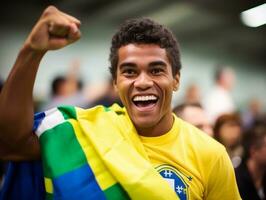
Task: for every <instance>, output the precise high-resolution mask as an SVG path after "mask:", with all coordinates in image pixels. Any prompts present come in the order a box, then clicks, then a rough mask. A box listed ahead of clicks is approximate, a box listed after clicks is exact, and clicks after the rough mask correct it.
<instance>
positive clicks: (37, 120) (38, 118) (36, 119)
mask: <svg viewBox="0 0 266 200" xmlns="http://www.w3.org/2000/svg"><path fill="white" fill-rule="evenodd" d="M44 117H45V113H44V112H39V113H36V114H35V115H34V124H33V131H34V132H35V131H36V130H37V128H38V126H39V125H40V123H41V122H42V120H43V119H44Z"/></svg>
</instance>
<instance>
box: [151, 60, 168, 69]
mask: <svg viewBox="0 0 266 200" xmlns="http://www.w3.org/2000/svg"><path fill="white" fill-rule="evenodd" d="M158 65H159V66H161V67H163V68H166V66H167V64H166V63H165V62H163V61H154V62H151V63H150V64H149V67H154V66H158Z"/></svg>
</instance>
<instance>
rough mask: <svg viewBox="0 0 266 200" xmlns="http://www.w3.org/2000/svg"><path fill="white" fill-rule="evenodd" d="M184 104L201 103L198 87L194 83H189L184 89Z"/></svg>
mask: <svg viewBox="0 0 266 200" xmlns="http://www.w3.org/2000/svg"><path fill="white" fill-rule="evenodd" d="M184 103H186V104H193V103H199V104H200V103H201V92H200V88H199V86H198V85H197V84H196V83H191V84H189V85H188V87H187V88H186V91H185V97H184Z"/></svg>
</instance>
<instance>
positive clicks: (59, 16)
mask: <svg viewBox="0 0 266 200" xmlns="http://www.w3.org/2000/svg"><path fill="white" fill-rule="evenodd" d="M79 27H80V21H79V20H78V19H76V18H74V17H72V16H70V15H67V14H66V13H63V12H61V11H59V10H58V9H57V8H56V7H54V6H49V7H48V8H46V9H45V10H44V12H43V13H42V15H41V17H40V19H39V20H38V22H37V23H36V25H35V26H34V27H33V29H32V31H31V33H30V34H29V36H28V38H27V40H26V42H25V45H28V46H29V47H30V48H32V49H33V50H37V51H48V50H55V49H60V48H63V47H65V46H66V45H68V44H71V43H73V42H75V41H77V40H78V39H79V38H80V36H81V33H80V30H79Z"/></svg>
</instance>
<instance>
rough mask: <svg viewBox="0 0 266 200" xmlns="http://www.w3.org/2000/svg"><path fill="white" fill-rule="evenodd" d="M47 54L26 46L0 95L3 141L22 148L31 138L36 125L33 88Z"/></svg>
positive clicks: (0, 135)
mask: <svg viewBox="0 0 266 200" xmlns="http://www.w3.org/2000/svg"><path fill="white" fill-rule="evenodd" d="M44 54H45V51H34V50H32V49H31V48H30V47H29V46H27V45H25V46H24V47H23V48H22V49H21V50H20V53H19V55H18V57H17V60H16V62H15V64H14V67H13V68H12V70H11V72H10V74H9V77H8V78H7V80H6V82H5V84H4V87H3V90H2V92H1V95H0V110H1V112H0V130H1V131H0V141H1V142H3V143H5V144H7V145H10V146H12V145H19V144H20V143H21V142H22V141H23V140H27V138H29V134H31V130H32V125H33V112H34V111H33V95H32V93H33V86H34V82H35V78H36V73H37V70H38V67H39V63H40V61H41V59H42V57H43V55H44Z"/></svg>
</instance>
